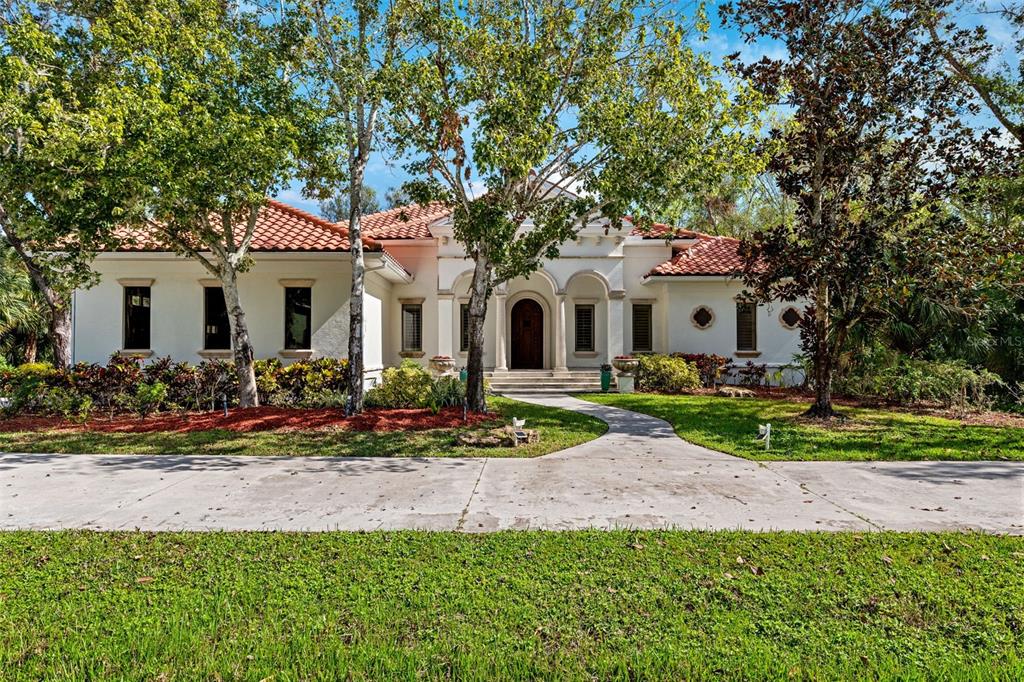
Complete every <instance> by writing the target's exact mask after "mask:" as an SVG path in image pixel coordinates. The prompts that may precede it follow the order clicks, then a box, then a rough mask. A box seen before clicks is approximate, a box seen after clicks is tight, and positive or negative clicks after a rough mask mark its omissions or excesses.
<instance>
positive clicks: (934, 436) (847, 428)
mask: <svg viewBox="0 0 1024 682" xmlns="http://www.w3.org/2000/svg"><path fill="white" fill-rule="evenodd" d="M583 397H585V398H586V399H587V400H590V401H592V402H595V403H601V404H603V405H613V406H615V407H621V408H624V409H627V410H633V411H635V412H643V413H645V414H649V415H652V416H655V417H660V418H661V419H664V420H665V421H667V422H669V423H671V424H672V426H673V427H674V428H675V432H676V433H677V434H679V437H680V438H683V439H684V440H687V441H689V442H691V443H696V444H697V445H703V446H705V447H708V448H711V449H713V450H718V451H720V452H727V453H729V454H733V455H738V456H740V457H746V458H748V459H756V460H789V459H799V460H927V459H931V460H984V459H1007V460H1017V461H1020V460H1024V429H1020V428H1007V427H992V426H962V425H961V424H960V422H957V421H952V420H949V419H941V418H938V417H925V416H917V415H911V414H906V413H902V412H892V411H888V410H884V409H863V408H857V409H854V408H842V409H841V412H843V413H844V414H846V415H848V416H849V417H850V418H851V419H850V420H849V421H848V422H845V423H839V424H836V425H834V426H831V427H822V426H817V425H811V424H808V423H801V422H799V421H794V418H795V417H798V416H799V415H800V414H801V413H802V412H803V411H804V410H805V409H806V408H807V405H806V404H804V403H795V402H790V401H787V400H768V399H759V398H723V397H719V396H703V395H680V396H665V395H654V394H647V393H633V394H628V395H616V394H594V395H587V396H583ZM766 422H770V423H771V425H772V441H771V445H772V449H771V450H770V451H768V452H765V450H764V446H763V445H762V444H760V443H756V442H755V441H754V436H755V435H756V434H757V426H758V424H764V423H766Z"/></svg>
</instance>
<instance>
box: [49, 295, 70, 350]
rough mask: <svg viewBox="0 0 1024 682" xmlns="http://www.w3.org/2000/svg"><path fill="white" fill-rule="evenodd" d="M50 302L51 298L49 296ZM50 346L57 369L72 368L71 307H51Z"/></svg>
mask: <svg viewBox="0 0 1024 682" xmlns="http://www.w3.org/2000/svg"><path fill="white" fill-rule="evenodd" d="M47 300H49V296H47ZM50 344H51V345H52V346H53V364H54V366H55V367H70V366H71V306H68V305H51V306H50Z"/></svg>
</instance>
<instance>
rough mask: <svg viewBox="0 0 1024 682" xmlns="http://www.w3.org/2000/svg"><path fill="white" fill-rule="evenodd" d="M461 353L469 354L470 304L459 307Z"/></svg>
mask: <svg viewBox="0 0 1024 682" xmlns="http://www.w3.org/2000/svg"><path fill="white" fill-rule="evenodd" d="M459 351H460V352H462V353H467V352H469V304H468V303H463V304H461V305H460V306H459Z"/></svg>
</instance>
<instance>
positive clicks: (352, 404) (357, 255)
mask: <svg viewBox="0 0 1024 682" xmlns="http://www.w3.org/2000/svg"><path fill="white" fill-rule="evenodd" d="M353 170H354V172H353V173H352V174H351V178H350V182H349V186H348V187H349V214H348V233H349V241H350V242H351V243H352V291H351V293H350V295H349V300H348V372H349V376H348V411H349V414H359V413H360V412H362V411H363V294H364V290H365V282H364V279H365V277H366V264H365V262H364V259H363V240H362V227H361V224H360V219H361V217H362V213H363V207H362V206H361V205H360V203H361V198H362V197H361V193H362V189H363V173H362V169H361V168H354V169H353Z"/></svg>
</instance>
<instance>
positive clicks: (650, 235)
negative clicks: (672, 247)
mask: <svg viewBox="0 0 1024 682" xmlns="http://www.w3.org/2000/svg"><path fill="white" fill-rule="evenodd" d="M698 235H699V233H698V232H694V231H693V230H687V229H686V228H683V227H675V226H673V225H666V224H664V223H654V224H653V225H651V227H650V228H649V229H646V230H645V229H643V228H640V227H634V228H633V229H632V230H630V232H629V236H630V237H643V238H644V239H673V238H675V239H693V238H695V237H697V236H698Z"/></svg>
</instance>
